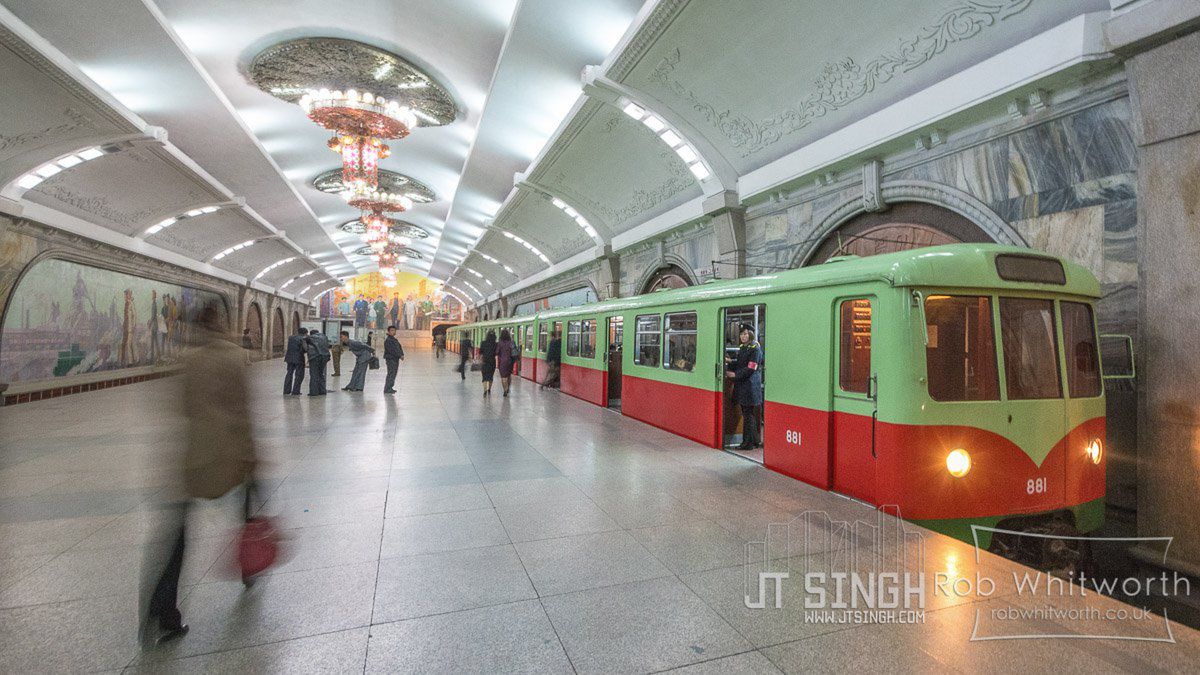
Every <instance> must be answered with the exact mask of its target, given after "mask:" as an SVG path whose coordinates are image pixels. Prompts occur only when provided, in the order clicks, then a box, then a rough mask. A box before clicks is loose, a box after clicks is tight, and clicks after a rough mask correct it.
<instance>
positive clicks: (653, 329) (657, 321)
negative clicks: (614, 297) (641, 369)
mask: <svg viewBox="0 0 1200 675" xmlns="http://www.w3.org/2000/svg"><path fill="white" fill-rule="evenodd" d="M636 327H637V328H636V331H635V332H634V335H633V362H634V363H636V364H638V365H639V366H657V365H658V361H659V356H660V352H659V345H660V341H661V340H662V333H661V332H660V331H661V330H662V317H661V316H659V315H657V314H651V315H647V316H639V317H638V318H637V323H636Z"/></svg>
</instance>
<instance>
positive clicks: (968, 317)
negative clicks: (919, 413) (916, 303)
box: [925, 295, 1000, 401]
mask: <svg viewBox="0 0 1200 675" xmlns="http://www.w3.org/2000/svg"><path fill="white" fill-rule="evenodd" d="M925 333H926V335H928V337H929V343H928V346H926V347H925V372H926V376H927V378H928V380H929V396H930V397H931V398H933V400H935V401H996V400H999V399H1000V377H999V375H998V373H997V370H996V338H995V335H996V332H995V329H994V328H993V324H992V300H991V298H988V297H982V296H958V295H931V296H929V297H928V298H926V300H925Z"/></svg>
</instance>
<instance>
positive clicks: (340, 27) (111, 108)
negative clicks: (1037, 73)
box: [0, 0, 1108, 301]
mask: <svg viewBox="0 0 1200 675" xmlns="http://www.w3.org/2000/svg"><path fill="white" fill-rule="evenodd" d="M0 4H2V5H3V10H2V11H0V24H2V25H3V26H4V27H5V29H6V31H5V34H4V35H3V45H4V47H5V49H4V50H0V83H2V84H3V86H4V91H5V96H4V97H0V186H4V195H3V196H5V197H7V198H8V199H10V200H12V201H13V202H16V203H20V204H23V205H25V206H26V207H27V212H28V213H29V214H31V215H35V216H38V217H41V218H43V219H47V220H52V221H56V222H51V224H56V223H64V224H65V223H69V224H72V226H77V227H79V228H85V225H86V226H90V227H99V228H103V229H104V230H105V231H107V232H111V233H113V234H114V235H116V236H119V237H125V238H126V240H127V241H128V245H130V246H131V247H134V248H138V249H139V250H143V252H147V253H150V254H159V253H160V252H161V253H162V254H164V255H167V256H175V257H181V258H182V259H186V260H191V261H194V262H195V264H196V266H198V267H199V268H202V269H206V270H212V271H216V272H219V273H221V274H225V275H231V276H232V277H242V278H245V279H248V280H251V281H255V282H256V283H258V284H260V285H262V286H264V287H267V288H271V289H277V288H279V287H281V286H285V284H289V282H292V284H294V285H292V287H291V288H288V289H286V290H287V291H291V292H295V291H296V290H299V289H298V288H296V287H298V286H301V283H296V282H294V281H293V280H294V279H296V277H297V276H299V275H301V274H305V273H306V272H307V273H308V274H307V275H306V278H305V279H304V282H303V285H304V286H305V287H306V288H308V287H312V289H313V291H314V292H316V291H318V290H320V287H319V286H318V285H316V284H314V283H312V282H315V281H317V280H322V281H324V282H327V285H326V286H324V287H325V288H328V287H329V286H330V285H332V284H333V283H335V282H336V280H337V279H339V278H345V277H348V276H350V275H353V274H357V273H359V272H364V271H370V270H372V269H374V264H373V263H372V262H371V260H370V259H369V258H366V257H364V256H360V255H357V253H356V252H357V251H358V250H359V249H360V248H361V241H360V239H359V237H358V236H357V235H356V234H355V233H354V232H353V231H351V230H352V229H353V228H344V227H343V226H344V225H345V224H346V223H347V222H349V221H352V220H353V219H355V218H356V217H357V215H358V213H357V211H355V210H354V209H352V208H350V207H349V206H348V205H347V204H346V203H345V202H344V201H343V200H342V199H341V198H340V197H338V196H337V195H335V194H331V193H330V192H328V191H323V190H322V189H319V188H318V186H317V184H316V183H315V181H316V180H317V179H318V177H321V176H322V174H326V173H327V172H329V171H330V170H331V169H335V168H337V166H338V157H337V155H335V154H333V153H331V152H329V150H328V149H327V148H326V140H327V139H328V136H329V132H327V131H325V130H323V129H321V128H320V127H318V126H317V125H315V124H313V123H312V122H311V121H309V120H308V119H307V118H306V116H305V114H304V111H303V110H302V109H301V108H300V107H299V106H298V105H296V104H295V103H294V100H289V95H288V92H285V91H284V90H285V89H287V87H286V86H282V85H275V86H271V85H264V84H263V82H262V81H261V80H260V81H258V82H256V81H255V78H256V77H258V71H256V70H255V68H256V65H255V64H256V61H255V59H256V58H257V57H259V56H260V55H262V54H264V53H270V50H272V48H275V47H277V46H278V45H281V44H285V43H289V41H292V42H294V41H305V40H310V39H312V38H320V39H327V40H330V41H332V43H334V44H335V49H334V50H333V51H325V52H322V51H319V50H318V51H309V52H305V53H303V54H302V53H301V52H289V54H291V55H292V58H293V59H294V61H295V62H296V63H297V64H298V65H297V71H298V72H299V73H301V75H304V76H307V77H310V78H317V79H319V78H320V75H314V74H313V73H319V72H322V70H325V71H329V72H331V73H335V75H336V73H345V72H348V70H347V69H350V70H353V69H356V68H357V70H356V71H355V75H356V77H358V78H360V80H361V81H366V82H368V83H370V82H379V83H381V84H380V86H381V87H383V86H387V87H390V88H392V89H395V90H396V91H391V92H387V93H388V95H391V96H395V97H397V98H399V99H401V100H405V98H404V97H405V96H410V97H419V95H421V94H422V91H423V92H424V94H425V95H427V96H428V95H432V94H431V92H442V91H444V93H445V96H444V97H443V98H444V100H441V99H439V101H440V103H439V105H441V108H439V110H449V111H450V112H449V113H448V115H449V117H448V118H447V119H441V120H435V119H433V118H432V117H428V116H427V118H426V119H424V120H422V121H421V122H420V123H419V124H418V127H417V128H416V129H415V130H414V131H413V133H412V134H411V135H410V136H409V137H407V138H404V139H402V140H398V141H394V142H392V150H393V152H392V156H391V157H389V158H387V159H385V160H384V161H383V162H382V163H381V167H382V168H383V169H385V170H387V171H390V172H393V173H394V174H395V175H393V176H391V177H390V179H391V180H393V181H396V182H395V184H396V185H401V186H404V185H407V186H409V187H410V188H411V190H413V191H419V192H421V194H422V195H423V196H424V197H427V198H425V199H420V200H417V202H418V203H416V204H415V205H414V207H413V208H412V209H411V210H410V211H408V212H407V213H404V214H402V215H401V216H400V218H401V219H402V220H404V221H405V222H407V223H410V224H412V225H415V226H417V227H418V228H419V230H417V231H418V232H420V233H422V234H427V235H428V236H424V237H418V238H415V239H414V240H413V243H412V245H411V248H412V249H413V250H414V251H416V252H417V253H418V254H419V255H420V258H419V259H417V258H414V259H410V260H409V261H408V262H407V263H406V269H409V270H410V271H415V272H418V273H421V274H425V275H428V276H430V277H432V278H434V279H438V280H448V281H449V283H450V284H452V285H453V286H455V287H457V288H458V289H459V290H460V291H461V292H462V293H463V294H464V295H466V296H468V297H467V299H468V300H470V301H478V300H480V299H482V298H484V297H488V296H491V295H493V294H494V293H496V292H499V291H502V290H504V289H506V288H509V287H511V286H513V285H514V284H517V283H519V282H522V281H525V280H529V279H530V278H531V277H536V276H539V275H541V276H545V275H546V274H548V273H551V272H555V271H558V270H560V268H561V267H562V265H564V264H566V263H567V262H568V261H579V260H580V259H581V257H582V258H587V257H588V256H589V255H594V254H595V253H596V252H600V251H603V250H604V249H605V248H606V247H612V246H616V245H627V244H629V243H632V241H631V239H633V238H636V237H638V236H641V235H640V234H639V232H641V229H639V228H640V227H642V226H645V224H647V223H648V222H657V221H662V220H666V221H670V222H668V223H667V225H671V224H682V222H685V221H686V220H687V219H688V218H695V217H697V216H699V215H703V213H704V207H703V206H702V205H703V204H704V203H705V200H706V199H709V200H711V199H713V198H714V197H716V196H719V195H733V197H732V198H733V199H734V200H735V201H736V200H739V199H745V198H748V197H750V196H752V195H751V194H750V193H751V192H753V191H755V190H759V189H760V187H761V185H760V183H761V181H759V182H756V183H754V185H753V186H751V185H750V184H749V183H748V182H747V180H746V177H747V176H749V175H754V174H755V173H756V172H762V171H763V170H764V167H767V168H769V167H771V166H772V165H775V164H778V163H779V162H781V161H784V160H785V159H787V158H789V157H794V156H796V155H798V154H799V155H804V154H806V152H807V150H808V149H810V148H812V147H814V146H815V145H816V144H818V143H820V142H821V141H822V139H825V138H827V137H829V136H830V135H833V134H836V133H837V132H838V131H839V130H844V129H845V128H846V126H847V125H848V124H850V123H851V122H853V121H856V120H862V119H864V118H866V117H867V116H869V115H871V114H873V113H877V112H878V111H883V110H887V109H888V108H889V106H895V105H897V104H899V103H901V102H903V101H906V100H908V98H909V97H912V96H913V95H914V94H916V93H917V92H921V91H923V90H926V89H928V88H930V87H933V86H935V85H937V83H939V82H942V81H944V80H946V79H947V78H950V77H952V76H954V75H955V74H957V73H961V72H963V71H964V70H966V69H968V68H970V67H971V66H973V65H974V64H977V63H980V62H982V61H984V60H986V59H988V58H991V57H995V56H996V55H998V54H1001V53H1002V52H1004V51H1005V50H1008V49H1012V48H1013V47H1014V46H1015V45H1021V44H1023V43H1025V42H1026V41H1029V40H1030V39H1031V38H1033V37H1034V36H1037V35H1039V34H1040V33H1043V32H1045V31H1047V30H1049V29H1050V28H1052V27H1054V26H1057V25H1060V24H1063V23H1064V22H1067V21H1069V20H1071V19H1072V18H1074V17H1079V16H1080V15H1083V14H1085V13H1087V12H1092V11H1102V10H1105V9H1107V7H1108V0H988V1H987V2H981V1H979V0H932V1H930V0H892V1H890V2H867V1H864V0H856V1H854V2H845V3H833V4H831V3H823V2H816V1H815V0H756V1H755V2H728V1H727V0H648V1H647V2H643V0H520V1H518V0H439V1H438V2H425V1H417V0H408V1H398V0H355V1H354V2H350V1H348V0H346V1H340V0H321V1H317V0H291V1H289V2H282V1H280V2H268V1H263V2H245V1H244V0H106V1H105V2H73V1H70V0H0ZM337 41H349V42H345V43H342V42H337ZM337 44H350V45H358V46H357V47H354V49H357V50H359V51H357V52H353V51H345V50H342V51H338V49H340V48H336V45H337ZM362 50H367V51H368V52H370V51H371V50H375V51H378V52H379V53H381V54H384V55H386V58H393V57H392V56H390V55H394V58H395V59H397V60H395V64H398V65H397V66H396V67H397V68H408V67H411V68H412V77H413V78H416V80H419V82H418V83H417V84H415V85H412V84H411V83H409V84H405V83H403V82H401V83H400V84H398V85H397V84H396V82H397V81H398V80H397V79H396V78H397V77H398V76H397V75H396V72H395V71H393V69H392V66H390V65H389V66H387V67H386V68H381V67H378V66H371V63H376V64H378V63H382V62H381V61H374V62H371V61H370V59H366V60H364V58H363V57H362V56H361V54H362V53H363V52H362ZM372 53H373V52H372ZM297 54H300V56H297ZM381 58H384V57H381ZM305 59H307V60H305ZM356 59H357V60H356ZM280 63H283V66H279V65H278V64H276V66H275V70H274V71H272V74H273V75H275V76H278V77H277V78H276V81H280V82H282V81H283V80H282V79H279V78H284V77H285V76H287V75H288V74H289V73H288V72H286V71H287V70H288V62H287V60H286V58H285V59H283V60H281V61H280ZM405 64H407V65H405ZM281 69H282V70H281ZM405 72H406V73H407V72H408V71H405ZM581 73H582V77H581ZM292 74H294V73H292ZM335 75H331V77H333V76H335ZM423 83H427V84H423ZM318 84H319V82H318ZM260 85H261V86H260ZM410 85H411V86H410ZM290 98H291V99H294V98H295V97H294V96H291V97H290ZM414 100H416V99H414ZM430 110H432V109H430ZM89 148H99V149H100V150H99V151H98V152H99V154H98V155H97V156H96V157H94V158H91V159H88V160H87V161H80V162H78V163H77V164H76V163H73V160H70V159H66V163H67V164H70V166H62V165H58V164H56V165H55V166H56V167H57V168H58V169H60V171H58V172H57V173H55V174H54V175H51V176H49V177H46V178H45V179H44V180H39V181H36V185H33V184H32V183H33V182H34V181H29V182H27V183H26V185H28V187H22V186H21V185H20V184H19V183H20V179H21V178H22V177H23V176H26V175H28V174H29V172H33V171H36V170H37V169H39V168H40V167H43V166H44V165H45V164H46V163H58V162H61V161H62V160H64V158H67V157H71V156H76V155H77V153H79V152H81V151H85V150H87V149H89ZM48 171H50V170H48ZM325 187H326V188H328V186H327V185H326V186H325ZM189 214H190V215H189ZM85 229H86V228H85ZM239 245H243V246H241V247H240V248H238V247H239ZM229 249H236V250H232V251H231V250H229ZM285 261H286V262H285ZM276 263H278V264H277V265H276ZM272 265H275V266H274V267H272ZM268 268H269V269H268ZM285 288H286V287H285ZM468 291H470V292H468ZM305 299H307V298H305Z"/></svg>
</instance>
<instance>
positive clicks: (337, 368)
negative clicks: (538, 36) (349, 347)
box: [329, 340, 342, 377]
mask: <svg viewBox="0 0 1200 675" xmlns="http://www.w3.org/2000/svg"><path fill="white" fill-rule="evenodd" d="M329 358H330V359H331V360H332V361H333V376H334V377H338V376H339V375H341V374H342V341H341V340H334V341H333V344H331V345H329Z"/></svg>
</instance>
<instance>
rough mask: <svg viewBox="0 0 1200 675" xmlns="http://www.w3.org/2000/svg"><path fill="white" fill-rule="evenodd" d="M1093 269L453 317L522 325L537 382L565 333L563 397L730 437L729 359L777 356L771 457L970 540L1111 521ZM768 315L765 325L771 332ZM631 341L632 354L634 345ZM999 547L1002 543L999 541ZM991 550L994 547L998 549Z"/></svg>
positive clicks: (1059, 266)
mask: <svg viewBox="0 0 1200 675" xmlns="http://www.w3.org/2000/svg"><path fill="white" fill-rule="evenodd" d="M1099 296H1100V287H1099V283H1098V282H1097V281H1096V278H1095V277H1094V276H1093V275H1092V274H1091V273H1090V272H1089V271H1088V270H1086V269H1084V268H1083V267H1080V266H1078V265H1075V264H1072V263H1070V262H1068V261H1065V260H1062V259H1059V258H1055V257H1051V256H1047V255H1042V254H1037V253H1034V252H1031V251H1030V250H1028V249H1021V248H1015V247H1009V246H999V245H990V244H954V245H948V246H936V247H929V248H920V249H914V250H910V251H904V252H899V253H889V254H883V255H876V256H871V257H866V258H857V257H853V256H851V257H845V258H835V259H832V260H830V261H829V262H826V263H824V264H821V265H816V266H812V267H805V268H801V269H796V270H790V271H785V272H779V273H772V274H766V275H761V276H756V277H751V278H744V279H735V280H729V281H715V282H709V283H706V284H702V285H700V286H693V287H689V288H681V289H673V290H667V291H659V292H656V293H651V294H648V295H643V296H638V297H632V298H621V299H614V300H608V301H604V302H598V303H593V304H588V305H582V306H577V307H571V308H566V309H555V310H549V311H543V312H540V313H538V314H535V315H529V316H517V317H511V318H506V319H499V320H495V321H488V322H482V323H475V324H467V325H463V326H456V327H454V328H451V329H450V331H449V337H450V343H451V348H453V349H457V348H458V343H459V342H460V340H461V338H462V336H464V335H470V336H471V339H472V340H473V341H474V343H475V344H476V345H478V344H479V342H480V340H481V339H482V338H483V336H484V335H485V334H486V332H487V331H489V330H495V331H497V333H499V331H500V330H501V329H505V328H507V329H509V330H510V331H512V332H513V333H514V336H515V337H514V339H517V340H519V342H520V343H521V345H522V354H523V358H522V372H521V374H522V376H523V377H526V378H529V379H533V380H536V381H539V382H540V381H541V380H542V379H543V378H544V377H545V372H546V362H545V355H546V347H547V343H548V341H549V335H550V334H551V333H552V332H554V331H555V330H561V334H562V345H563V350H562V353H563V358H562V391H563V392H565V393H567V394H571V395H572V396H576V397H578V398H581V399H583V400H585V401H589V402H591V403H594V404H596V405H601V406H607V405H609V404H610V402H613V401H615V400H619V402H620V409H621V412H622V414H624V415H627V416H629V417H632V418H635V419H638V420H641V421H643V422H646V423H648V424H651V425H653V426H656V427H658V428H660V429H664V430H667V431H670V432H672V433H675V434H678V435H680V436H684V437H686V438H690V439H692V440H694V441H697V442H699V443H702V444H704V445H707V446H709V447H714V448H720V447H724V446H725V445H726V440H727V435H728V433H729V427H728V420H726V419H724V418H725V417H726V415H728V414H730V413H729V411H730V410H736V406H732V407H731V406H729V405H728V402H727V400H726V398H725V397H726V396H728V387H727V386H726V381H725V376H724V373H725V368H724V364H723V361H724V359H723V357H724V355H725V354H726V353H727V350H729V349H730V348H731V347H732V346H735V345H736V333H737V330H736V326H737V325H738V324H740V323H751V324H753V325H755V326H757V327H758V328H759V329H760V330H759V332H760V334H761V337H762V342H763V347H764V351H765V358H764V368H763V372H764V386H765V405H764V410H763V417H764V420H763V421H764V431H763V444H764V448H763V463H764V464H765V465H766V466H767V467H768V468H770V469H773V470H775V471H778V472H780V473H783V474H786V475H788V476H791V477H793V478H796V479H798V480H802V481H804V482H806V483H809V484H811V485H814V486H817V487H819V488H822V489H826V490H834V491H836V492H839V493H842V494H845V495H848V496H850V497H853V498H856V499H859V500H862V501H864V502H867V503H869V504H873V505H876V506H885V505H886V506H891V505H895V506H898V507H899V509H900V513H901V515H903V517H904V518H906V519H909V520H912V521H915V522H917V523H919V524H922V525H924V526H926V527H929V528H931V529H934V530H937V531H940V532H943V533H946V534H949V535H951V536H954V537H958V538H960V539H963V540H966V541H971V539H972V536H971V529H970V526H971V525H972V524H978V525H985V526H988V527H996V526H998V525H1000V524H1001V522H1002V521H1006V520H1009V519H1014V520H1017V519H1019V520H1020V521H1021V522H1029V521H1030V520H1031V519H1033V520H1036V519H1037V518H1039V517H1047V518H1049V517H1051V516H1053V517H1056V518H1059V519H1063V518H1065V519H1066V520H1067V521H1068V524H1069V525H1071V526H1073V527H1074V528H1075V529H1076V530H1078V531H1080V532H1089V531H1092V530H1095V529H1096V528H1098V527H1099V526H1100V525H1101V524H1102V522H1103V517H1104V498H1105V464H1106V453H1105V451H1104V438H1105V398H1104V385H1103V378H1102V375H1101V365H1100V356H1099V349H1098V343H1097V333H1096V320H1095V311H1094V303H1095V301H1096V300H1097V299H1098V298H1099ZM768 316H769V317H770V319H771V321H770V331H769V334H767V333H766V332H765V328H766V318H767V317H768ZM629 347H631V348H629ZM983 539H984V540H985V541H988V540H990V538H989V537H986V536H985V537H983ZM985 545H986V544H985Z"/></svg>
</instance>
